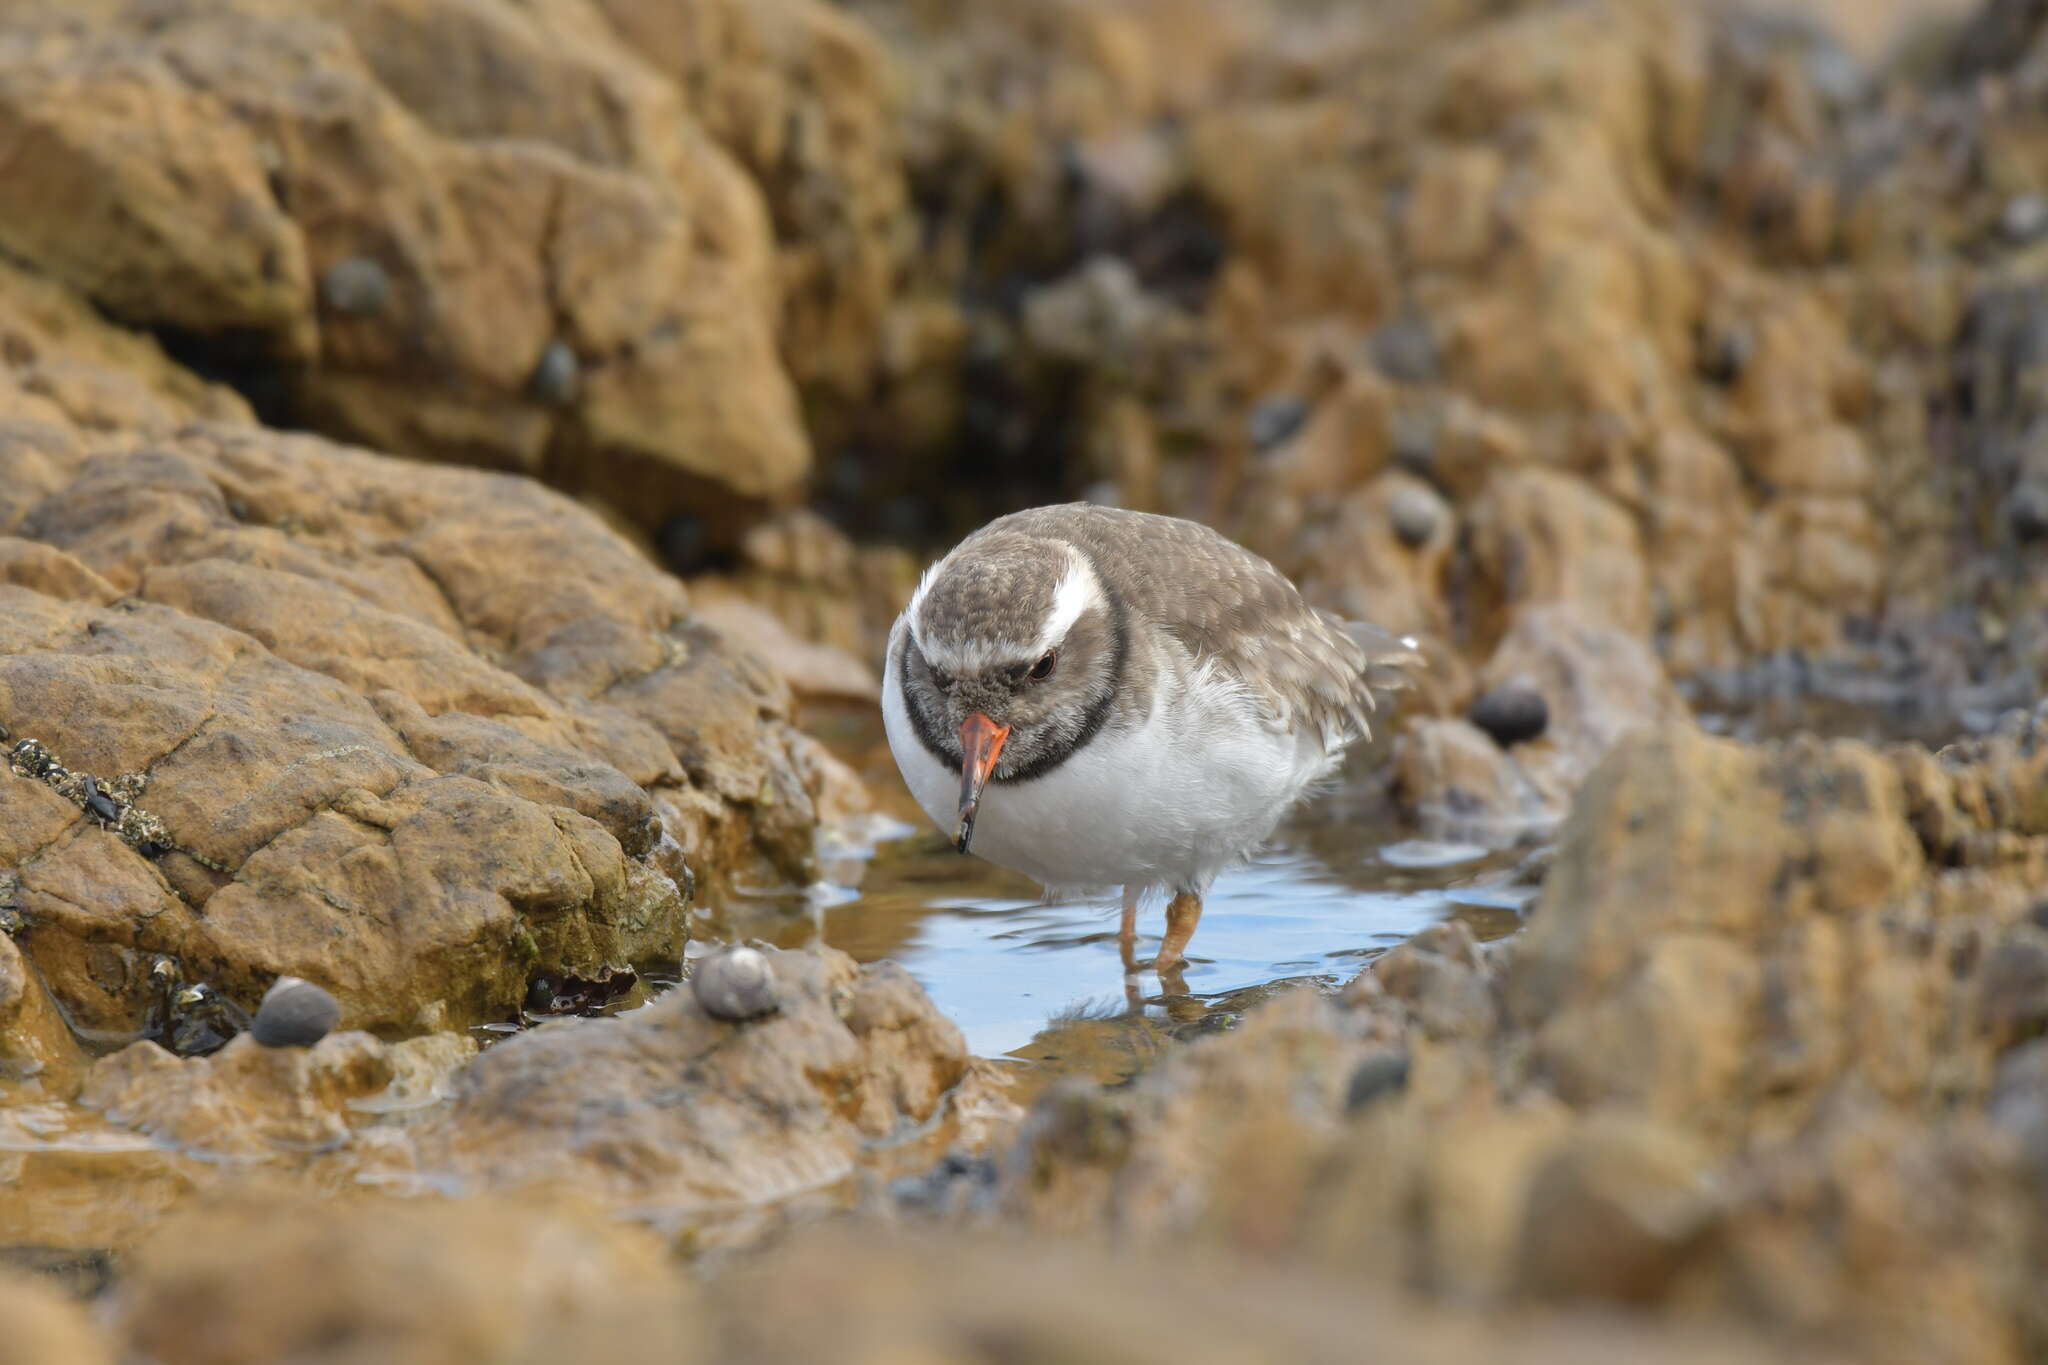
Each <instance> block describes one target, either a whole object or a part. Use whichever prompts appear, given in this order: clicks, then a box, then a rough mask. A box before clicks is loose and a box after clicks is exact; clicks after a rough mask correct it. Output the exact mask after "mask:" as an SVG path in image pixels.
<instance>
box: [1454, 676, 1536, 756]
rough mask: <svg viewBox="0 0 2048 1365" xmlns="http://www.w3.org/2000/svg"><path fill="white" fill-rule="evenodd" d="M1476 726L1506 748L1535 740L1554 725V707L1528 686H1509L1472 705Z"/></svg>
mask: <svg viewBox="0 0 2048 1365" xmlns="http://www.w3.org/2000/svg"><path fill="white" fill-rule="evenodd" d="M1471 714H1472V723H1473V724H1474V725H1476V726H1478V727H1479V728H1480V729H1482V730H1484V731H1486V733H1487V734H1489V735H1491V736H1492V737H1493V741H1494V743H1496V744H1499V745H1500V746H1501V747H1502V748H1506V747H1508V746H1510V745H1514V744H1520V743H1522V742H1523V741H1524V740H1530V739H1535V738H1537V737H1538V736H1539V735H1541V734H1542V733H1543V730H1544V727H1545V726H1547V725H1548V724H1550V704H1549V703H1548V702H1546V701H1544V700H1543V694H1542V693H1541V692H1539V691H1537V690H1536V688H1535V687H1534V686H1533V685H1531V684H1529V683H1527V682H1508V683H1503V684H1501V685H1500V686H1499V687H1496V688H1493V689H1492V690H1490V691H1488V692H1486V693H1485V694H1484V695H1482V696H1481V697H1480V698H1479V700H1477V701H1475V702H1473V703H1472V713H1471Z"/></svg>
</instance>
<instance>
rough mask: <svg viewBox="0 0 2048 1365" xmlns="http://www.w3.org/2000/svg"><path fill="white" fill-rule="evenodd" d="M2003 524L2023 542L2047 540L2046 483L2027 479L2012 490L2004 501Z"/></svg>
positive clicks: (2047, 506) (2047, 485)
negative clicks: (2010, 528)
mask: <svg viewBox="0 0 2048 1365" xmlns="http://www.w3.org/2000/svg"><path fill="white" fill-rule="evenodd" d="M2005 522H2006V525H2008V526H2010V527H2012V533H2013V535H2015V536H2017V537H2018V538H2019V539H2020V540H2021V541H2023V542H2027V543H2032V542H2033V541H2037V540H2048V482H2044V481H2042V480H2039V479H2028V480H2026V481H2025V482H2024V483H2022V484H2020V486H2019V487H2017V488H2015V489H2013V490H2012V493H2011V494H2010V495H2009V496H2007V498H2006V500H2005Z"/></svg>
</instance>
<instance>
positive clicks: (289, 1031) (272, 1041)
mask: <svg viewBox="0 0 2048 1365" xmlns="http://www.w3.org/2000/svg"><path fill="white" fill-rule="evenodd" d="M340 1022H341V1004H340V1002H339V1001H337V1000H336V999H335V998H334V997H333V996H331V995H329V994H328V993H327V992H326V991H324V990H322V989H320V988H319V987H318V986H316V985H314V984H313V983H312V982H310V981H304V980H301V979H300V978H298V977H296V976H280V977H279V978H278V979H277V980H276V982H275V983H273V984H272V985H271V987H270V989H269V990H268V991H265V992H264V994H263V1003H262V1004H261V1005H259V1006H258V1007H257V1009H256V1022H255V1023H254V1024H253V1025H252V1026H251V1027H250V1029H249V1032H250V1033H252V1034H254V1035H255V1037H256V1041H257V1042H259V1043H261V1044H263V1046H265V1047H311V1046H313V1044H315V1043H317V1042H319V1041H320V1040H321V1039H322V1038H325V1037H326V1036H327V1035H328V1034H329V1033H331V1032H333V1031H334V1026H335V1025H336V1024H338V1023H340Z"/></svg>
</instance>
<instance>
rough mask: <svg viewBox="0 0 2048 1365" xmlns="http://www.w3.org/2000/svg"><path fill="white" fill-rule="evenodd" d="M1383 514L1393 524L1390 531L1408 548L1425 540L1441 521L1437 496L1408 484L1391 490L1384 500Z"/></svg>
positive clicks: (1427, 540) (1419, 546) (1431, 536)
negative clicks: (1384, 513)
mask: <svg viewBox="0 0 2048 1365" xmlns="http://www.w3.org/2000/svg"><path fill="white" fill-rule="evenodd" d="M1387 518H1388V520H1389V521H1391V522H1393V524H1394V534H1395V535H1397V536H1399V537H1400V538H1401V543H1402V544H1403V545H1406V546H1407V547H1408V548H1409V549H1411V550H1419V549H1421V548H1422V547H1423V546H1425V545H1427V544H1429V542H1430V541H1431V540H1432V539H1434V538H1435V536H1436V530H1437V527H1439V526H1441V525H1442V524H1443V514H1442V512H1441V511H1440V510H1439V509H1438V507H1437V500H1436V499H1435V498H1433V497H1431V496H1430V495H1429V494H1427V493H1425V492H1423V491H1422V490H1421V489H1420V488H1416V487H1415V486H1413V485H1412V484H1410V485H1404V486H1402V487H1400V488H1397V489H1395V490H1394V496H1393V497H1392V498H1391V499H1389V500H1388V503H1387Z"/></svg>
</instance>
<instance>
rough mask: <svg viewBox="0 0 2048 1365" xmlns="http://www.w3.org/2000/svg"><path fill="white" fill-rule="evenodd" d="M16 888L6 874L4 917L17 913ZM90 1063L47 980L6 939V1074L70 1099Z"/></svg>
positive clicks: (2, 880) (0, 885)
mask: <svg viewBox="0 0 2048 1365" xmlns="http://www.w3.org/2000/svg"><path fill="white" fill-rule="evenodd" d="M14 885H15V876H14V874H13V873H11V872H5V873H0V914H6V913H9V912H11V911H13V910H15V909H16V908H17V906H16V904H15V897H16V896H17V895H18V892H16V891H14V890H12V889H11V888H12V887H13V886H14ZM86 1061H87V1058H86V1055H85V1052H84V1049H82V1048H80V1047H79V1045H78V1041H77V1040H76V1039H75V1038H73V1037H72V1036H71V1030H70V1029H69V1028H68V1027H66V1026H65V1023H64V1016H63V1014H62V1013H61V1012H60V1011H59V1010H58V1008H57V1005H56V1002H55V1001H53V1000H51V999H50V992H49V990H48V989H47V988H46V987H45V986H44V985H43V982H42V978H41V977H40V976H38V975H36V973H35V972H34V971H33V970H31V969H30V967H29V965H28V963H27V961H26V960H25V959H24V958H23V957H22V954H21V950H20V949H19V948H17V947H15V946H14V940H13V939H12V938H9V937H8V936H6V935H5V934H0V1070H4V1072H5V1074H6V1076H7V1078H8V1079H9V1080H11V1081H14V1082H21V1081H33V1082H35V1083H36V1084H37V1086H38V1088H39V1089H41V1090H42V1091H43V1092H44V1093H47V1094H54V1095H61V1096H68V1095H69V1094H70V1092H71V1091H72V1090H73V1089H75V1088H76V1086H77V1084H78V1080H79V1077H80V1076H81V1075H82V1074H83V1073H84V1070H85V1066H86Z"/></svg>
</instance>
